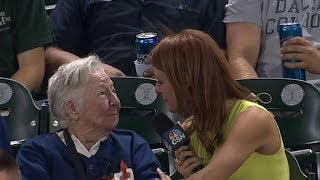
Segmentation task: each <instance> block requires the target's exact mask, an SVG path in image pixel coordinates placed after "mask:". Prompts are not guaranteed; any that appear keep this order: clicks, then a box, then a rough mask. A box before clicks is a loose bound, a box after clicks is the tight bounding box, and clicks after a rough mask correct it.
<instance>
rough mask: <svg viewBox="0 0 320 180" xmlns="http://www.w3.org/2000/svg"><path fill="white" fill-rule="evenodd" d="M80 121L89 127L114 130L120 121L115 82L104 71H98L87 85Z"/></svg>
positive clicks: (90, 77)
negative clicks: (83, 121)
mask: <svg viewBox="0 0 320 180" xmlns="http://www.w3.org/2000/svg"><path fill="white" fill-rule="evenodd" d="M82 105H83V106H82V107H83V108H80V113H79V119H80V120H81V119H82V120H85V121H86V123H88V127H93V128H104V129H106V130H110V131H111V130H112V129H113V128H115V127H116V126H117V124H118V121H119V111H120V101H119V99H118V97H117V95H116V93H115V89H114V87H113V82H112V81H111V79H110V77H109V76H108V75H107V74H106V73H105V72H104V71H98V72H96V73H94V74H92V75H91V76H89V79H88V81H87V83H86V87H85V92H84V96H83V102H82Z"/></svg>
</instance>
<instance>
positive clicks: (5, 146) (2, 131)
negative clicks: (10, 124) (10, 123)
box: [0, 115, 12, 153]
mask: <svg viewBox="0 0 320 180" xmlns="http://www.w3.org/2000/svg"><path fill="white" fill-rule="evenodd" d="M0 150H4V151H6V152H9V153H12V150H11V147H10V142H9V138H8V131H7V124H6V122H5V119H4V118H3V117H2V116H1V115H0Z"/></svg>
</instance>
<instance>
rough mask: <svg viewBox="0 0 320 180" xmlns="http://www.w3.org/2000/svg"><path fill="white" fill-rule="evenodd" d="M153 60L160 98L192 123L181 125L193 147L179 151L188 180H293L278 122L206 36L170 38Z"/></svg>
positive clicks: (177, 155)
mask: <svg viewBox="0 0 320 180" xmlns="http://www.w3.org/2000/svg"><path fill="white" fill-rule="evenodd" d="M150 58H151V62H152V64H153V67H154V68H155V78H156V79H157V84H156V87H155V90H156V92H157V93H159V94H160V95H161V96H162V98H163V99H164V101H165V102H166V103H167V105H168V109H169V110H170V111H171V112H178V113H181V114H184V115H185V116H186V117H191V118H189V119H188V120H187V121H185V122H184V123H183V124H182V125H183V128H185V129H186V131H187V133H188V134H189V135H190V144H189V145H184V146H181V147H180V148H178V149H177V150H176V151H175V158H176V163H175V166H176V168H177V170H178V172H179V173H180V174H182V175H183V176H184V178H185V179H188V180H193V179H195V180H197V179H201V180H205V179H208V180H211V179H229V180H242V179H245V180H257V179H259V180H270V179H272V180H289V176H290V174H289V166H288V161H287V158H286V155H285V150H284V144H283V142H282V138H281V134H280V130H279V128H278V126H277V123H276V121H275V119H274V118H273V116H272V115H271V114H270V113H269V112H268V111H267V110H266V109H265V108H263V107H262V106H260V105H258V104H256V103H255V102H253V98H252V96H250V91H249V90H248V89H246V88H245V87H243V86H241V85H240V84H239V83H237V82H236V81H235V80H234V79H233V78H232V76H231V74H230V72H229V70H228V68H227V66H228V62H227V60H226V58H225V56H224V54H223V52H222V51H221V50H220V49H219V47H218V45H217V43H216V42H215V41H214V40H213V39H212V38H211V37H210V36H209V35H208V34H205V33H204V32H201V31H198V30H190V29H187V30H183V31H181V32H180V33H178V34H174V35H170V36H168V37H166V38H164V39H163V40H161V41H160V43H159V44H158V45H157V46H156V47H155V48H154V49H153V50H152V52H151V57H150ZM200 165H203V166H204V168H202V169H201V170H200V168H199V167H201V166H200ZM167 179H168V178H167Z"/></svg>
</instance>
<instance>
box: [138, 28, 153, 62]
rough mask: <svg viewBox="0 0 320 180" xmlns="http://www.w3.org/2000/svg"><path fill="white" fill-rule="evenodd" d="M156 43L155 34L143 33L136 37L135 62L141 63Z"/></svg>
mask: <svg viewBox="0 0 320 180" xmlns="http://www.w3.org/2000/svg"><path fill="white" fill-rule="evenodd" d="M157 42H158V35H157V33H153V32H145V33H140V34H137V35H136V49H137V61H138V62H139V63H141V64H142V63H143V62H144V60H145V58H146V57H148V54H149V52H150V51H151V50H152V48H153V47H154V46H155V45H156V44H157Z"/></svg>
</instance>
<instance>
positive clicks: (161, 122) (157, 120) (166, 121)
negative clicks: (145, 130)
mask: <svg viewBox="0 0 320 180" xmlns="http://www.w3.org/2000/svg"><path fill="white" fill-rule="evenodd" d="M173 126H174V123H173V122H172V121H171V119H170V118H169V117H168V116H167V115H165V114H164V113H158V114H156V115H155V116H154V117H153V118H152V127H153V128H154V129H155V130H156V131H157V133H158V134H163V133H164V132H166V131H168V130H169V129H170V128H172V127H173Z"/></svg>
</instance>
